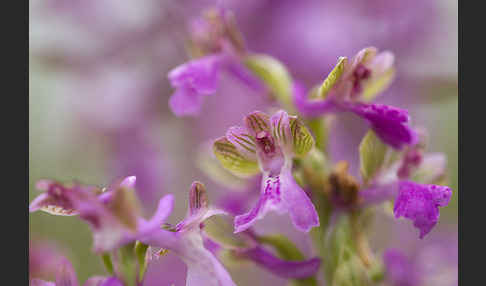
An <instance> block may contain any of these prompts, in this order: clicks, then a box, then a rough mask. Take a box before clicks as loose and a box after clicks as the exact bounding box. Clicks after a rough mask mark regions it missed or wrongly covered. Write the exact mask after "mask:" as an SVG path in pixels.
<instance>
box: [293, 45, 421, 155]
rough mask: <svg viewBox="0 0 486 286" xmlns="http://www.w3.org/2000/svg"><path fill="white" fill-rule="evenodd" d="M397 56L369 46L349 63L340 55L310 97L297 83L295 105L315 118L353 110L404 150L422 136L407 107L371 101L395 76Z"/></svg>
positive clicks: (388, 142)
mask: <svg viewBox="0 0 486 286" xmlns="http://www.w3.org/2000/svg"><path fill="white" fill-rule="evenodd" d="M393 62H394V56H393V54H392V53H390V52H388V51H385V52H381V53H379V54H377V50H376V49H375V48H366V49H363V50H361V51H360V52H358V54H357V55H356V56H355V57H354V58H353V59H352V60H351V62H349V63H348V61H347V59H346V58H340V60H339V62H338V64H337V65H336V67H335V68H334V70H333V71H332V72H331V73H330V74H329V76H328V77H327V78H326V80H325V81H324V83H323V84H322V86H321V87H320V88H319V89H314V90H313V91H312V92H311V94H310V97H308V96H307V95H306V92H305V90H304V88H303V87H302V86H301V85H300V84H298V83H294V104H295V105H296V107H297V109H298V110H299V111H300V112H301V113H302V114H304V115H306V116H310V117H315V116H319V115H322V114H325V113H331V112H344V111H348V112H353V113H354V114H356V115H358V116H360V117H361V118H363V119H365V120H367V121H368V122H369V123H370V125H371V128H372V129H373V130H374V131H375V132H376V134H377V135H378V136H379V137H380V138H381V139H382V140H383V141H384V142H385V143H387V144H389V145H390V146H392V147H394V148H396V149H401V148H402V147H403V146H404V145H406V144H409V145H413V144H415V143H416V142H417V140H418V137H417V134H416V132H415V131H414V130H412V129H411V128H410V127H409V126H408V123H409V115H408V112H407V111H406V110H403V109H399V108H396V107H391V106H386V105H382V104H373V103H368V102H369V101H370V100H372V99H373V98H374V97H376V95H378V94H379V93H380V92H381V91H383V90H384V89H386V88H387V87H388V85H389V84H390V83H391V80H392V79H393V76H394V68H393Z"/></svg>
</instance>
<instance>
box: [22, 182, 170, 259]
mask: <svg viewBox="0 0 486 286" xmlns="http://www.w3.org/2000/svg"><path fill="white" fill-rule="evenodd" d="M135 181H136V178H135V177H134V176H130V177H127V178H124V179H121V180H116V181H115V182H114V183H112V184H111V185H110V186H109V187H107V188H105V189H100V188H97V187H93V186H84V185H80V184H74V185H73V186H66V185H63V184H61V183H59V182H56V181H52V180H41V181H39V182H38V183H37V187H38V188H39V189H40V190H43V191H45V192H44V193H42V194H40V195H39V196H38V197H37V198H36V199H34V200H33V201H32V202H31V204H30V206H29V211H30V212H34V211H37V210H42V211H45V212H48V213H50V214H54V215H61V216H71V215H79V217H80V218H81V219H82V220H84V221H86V222H87V223H88V224H89V225H90V227H91V229H92V231H93V239H94V250H95V251H96V252H104V251H111V250H113V249H116V248H118V247H120V246H121V245H124V244H127V243H129V242H132V241H135V240H136V239H137V238H138V236H143V235H146V234H147V233H150V232H151V231H154V230H156V229H157V228H159V227H160V225H161V221H163V220H165V218H166V217H167V216H168V215H169V214H170V212H171V210H172V205H173V200H174V199H173V196H172V195H166V196H165V197H163V198H162V199H161V200H160V201H159V205H158V208H157V210H156V212H155V214H154V216H153V217H152V218H151V219H150V220H148V221H147V220H145V219H143V218H142V217H141V216H139V215H138V214H137V213H136V211H137V210H136V205H135V204H134V203H135V201H134V197H133V196H134V193H133V186H134V185H135Z"/></svg>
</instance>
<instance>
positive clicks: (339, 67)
mask: <svg viewBox="0 0 486 286" xmlns="http://www.w3.org/2000/svg"><path fill="white" fill-rule="evenodd" d="M347 62H348V59H347V58H346V57H339V59H338V62H337V64H336V66H335V67H334V69H332V71H331V72H330V73H329V75H328V76H327V77H326V79H325V80H324V82H323V83H322V85H321V87H320V88H319V92H318V95H319V97H320V98H322V99H324V98H326V96H327V94H328V92H329V91H330V90H331V88H332V87H333V86H334V85H335V84H336V83H337V82H338V81H339V79H340V78H341V76H342V75H343V71H344V68H345V66H346V64H347Z"/></svg>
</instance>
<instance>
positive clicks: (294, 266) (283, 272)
mask: <svg viewBox="0 0 486 286" xmlns="http://www.w3.org/2000/svg"><path fill="white" fill-rule="evenodd" d="M241 254H243V255H244V256H245V257H247V258H249V259H251V260H252V261H253V262H255V263H257V264H258V265H260V266H262V267H263V268H265V269H267V270H268V271H270V272H272V273H273V274H275V275H278V276H280V277H284V278H306V277H310V276H312V275H314V274H316V272H317V271H318V270H319V266H320V265H321V260H320V259H319V258H312V259H308V260H303V261H290V260H283V259H280V258H278V257H276V256H274V255H273V254H272V253H270V252H269V251H267V250H266V249H265V248H263V247H260V246H257V247H254V248H249V249H246V250H244V251H242V252H241Z"/></svg>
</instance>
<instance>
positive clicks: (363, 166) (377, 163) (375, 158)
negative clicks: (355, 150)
mask: <svg viewBox="0 0 486 286" xmlns="http://www.w3.org/2000/svg"><path fill="white" fill-rule="evenodd" d="M387 149H388V148H387V146H386V145H385V144H384V143H383V142H382V141H381V140H380V138H378V137H377V136H376V134H375V132H373V130H369V131H368V133H366V135H365V136H364V137H363V139H362V140H361V143H360V144H359V158H360V172H361V177H362V178H363V181H364V182H368V181H369V180H370V179H372V178H373V177H374V176H375V175H376V174H377V173H378V171H379V170H380V169H381V167H382V166H383V163H384V162H385V156H386V151H387Z"/></svg>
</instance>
